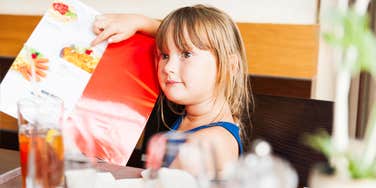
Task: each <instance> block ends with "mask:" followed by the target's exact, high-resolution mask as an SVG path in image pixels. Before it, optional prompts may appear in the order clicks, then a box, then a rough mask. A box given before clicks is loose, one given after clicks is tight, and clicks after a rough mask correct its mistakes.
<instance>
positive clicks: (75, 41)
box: [1, 0, 107, 117]
mask: <svg viewBox="0 0 376 188" xmlns="http://www.w3.org/2000/svg"><path fill="white" fill-rule="evenodd" d="M98 14H99V13H98V12H97V11H95V10H94V9H92V8H90V7H88V6H86V5H84V4H83V3H81V2H80V1H76V0H64V1H54V2H52V3H51V6H50V7H49V8H48V10H47V11H46V13H45V14H44V16H43V17H42V19H41V21H40V22H39V24H38V25H37V27H36V28H35V29H34V31H33V32H32V34H31V36H30V37H29V39H28V40H27V41H26V42H25V44H24V47H23V48H22V50H21V51H20V53H19V54H18V56H17V57H16V59H15V61H14V63H13V64H12V66H11V68H10V70H9V71H8V73H7V74H6V76H5V77H4V79H3V81H2V83H1V99H2V100H1V109H2V111H3V112H5V113H7V114H9V115H11V116H13V117H16V103H17V101H18V100H19V99H20V98H23V97H28V96H29V95H32V94H33V93H34V94H35V92H42V93H45V94H50V95H54V96H57V97H59V98H61V99H62V100H63V101H64V105H65V108H66V110H67V111H70V110H72V109H73V107H74V105H75V104H76V102H77V100H78V99H79V98H80V96H81V94H82V92H83V90H84V88H85V86H86V84H87V82H88V81H89V79H90V77H91V75H92V73H93V71H94V69H95V67H96V65H97V64H98V62H99V60H100V58H101V56H102V54H103V52H104V50H105V48H106V45H107V44H105V43H103V44H100V45H98V46H96V47H90V42H91V41H92V40H93V39H94V38H95V34H94V33H93V32H92V23H93V21H94V19H95V16H96V15H98ZM33 64H35V77H33V72H34V71H33V66H32V65H33Z"/></svg>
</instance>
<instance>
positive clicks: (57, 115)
mask: <svg viewBox="0 0 376 188" xmlns="http://www.w3.org/2000/svg"><path fill="white" fill-rule="evenodd" d="M17 107H18V113H17V114H18V125H19V147H20V157H21V169H22V179H23V183H22V185H23V187H29V186H33V185H34V186H37V187H59V186H63V182H64V181H63V180H64V179H63V172H64V146H63V137H62V133H61V123H62V117H63V101H62V100H61V99H59V98H57V97H54V96H51V95H38V96H31V97H29V98H24V99H21V100H20V101H19V102H18V104H17Z"/></svg>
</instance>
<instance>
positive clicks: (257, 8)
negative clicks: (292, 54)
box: [0, 0, 317, 24]
mask: <svg viewBox="0 0 376 188" xmlns="http://www.w3.org/2000/svg"><path fill="white" fill-rule="evenodd" d="M81 1H82V2H84V3H86V4H88V5H90V6H92V7H94V8H95V9H96V10H98V11H100V12H103V13H113V12H117V13H122V12H128V13H141V14H145V15H147V16H150V17H154V18H163V17H164V16H165V15H166V14H167V13H168V12H170V11H171V10H173V9H175V8H177V7H181V6H184V5H191V4H197V3H202V4H209V5H215V6H216V7H218V8H221V9H223V10H225V11H226V12H227V13H228V14H230V15H231V16H232V17H233V18H234V19H235V20H236V21H238V22H262V23H297V24H312V23H315V22H316V5H317V0H231V1H230V0H201V1H200V0H81ZM50 2H51V1H49V0H0V14H32V15H41V14H43V13H44V11H45V10H46V9H47V7H48V5H49V4H50Z"/></svg>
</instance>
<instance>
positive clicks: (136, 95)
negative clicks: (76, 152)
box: [0, 0, 159, 165]
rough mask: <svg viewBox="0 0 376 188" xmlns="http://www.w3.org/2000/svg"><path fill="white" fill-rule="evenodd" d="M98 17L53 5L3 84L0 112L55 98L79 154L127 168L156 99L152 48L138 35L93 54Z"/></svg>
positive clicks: (71, 2) (63, 1)
mask: <svg viewBox="0 0 376 188" xmlns="http://www.w3.org/2000/svg"><path fill="white" fill-rule="evenodd" d="M98 14H99V12H97V11H96V10H94V9H92V8H90V7H88V6H87V5H85V4H83V3H81V2H80V1H77V0H59V1H53V2H52V3H51V6H50V7H49V8H48V10H47V11H46V13H45V14H44V16H43V17H42V19H41V21H40V23H39V24H38V25H37V26H36V28H35V30H34V31H33V32H32V34H31V36H30V37H29V39H28V40H27V41H26V42H25V44H24V47H23V48H22V50H21V51H20V52H19V54H18V56H17V57H16V59H15V61H14V62H13V64H12V66H11V68H10V70H9V71H8V73H7V74H6V76H5V78H4V79H3V81H2V83H1V86H0V87H1V105H0V107H1V110H2V111H3V112H5V113H7V114H9V115H11V116H13V117H16V114H17V113H16V111H17V105H16V104H17V101H18V100H20V99H21V98H24V97H29V96H31V95H35V94H36V93H42V94H47V95H52V96H55V97H59V98H60V99H62V100H63V101H64V107H65V114H66V121H65V124H64V128H65V130H66V131H68V134H70V135H74V137H75V142H76V144H77V145H78V147H79V149H80V150H81V151H82V152H83V153H84V154H89V153H90V154H93V155H95V157H97V158H99V159H103V160H105V161H108V162H110V163H114V164H118V165H126V163H127V161H128V159H129V157H130V155H131V153H132V151H133V149H134V147H135V145H136V143H137V141H138V139H139V137H140V135H141V133H142V130H143V128H144V126H145V124H146V121H147V119H148V117H149V115H150V114H151V111H152V108H153V106H154V103H155V102H156V99H157V96H158V94H159V93H158V92H159V88H158V83H157V79H156V71H155V64H154V52H155V42H154V38H152V37H149V36H145V35H142V34H138V33H137V34H136V35H134V36H133V37H131V38H129V39H127V40H125V41H123V42H120V43H116V44H110V45H107V43H106V42H104V43H101V44H99V45H97V46H95V47H91V46H90V42H91V41H92V40H93V39H94V38H95V37H96V36H95V34H94V33H93V32H92V25H93V21H94V19H95V16H96V15H98ZM33 65H34V66H33ZM88 143H92V144H88ZM93 148H94V149H93Z"/></svg>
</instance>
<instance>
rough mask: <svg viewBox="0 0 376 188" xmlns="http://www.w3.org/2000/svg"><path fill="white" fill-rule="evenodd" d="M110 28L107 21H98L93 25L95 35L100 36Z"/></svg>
mask: <svg viewBox="0 0 376 188" xmlns="http://www.w3.org/2000/svg"><path fill="white" fill-rule="evenodd" d="M107 27H108V21H107V20H96V21H95V22H94V24H93V31H94V33H95V34H97V35H99V34H100V33H102V32H103V31H104V30H105V29H106V28H107Z"/></svg>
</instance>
